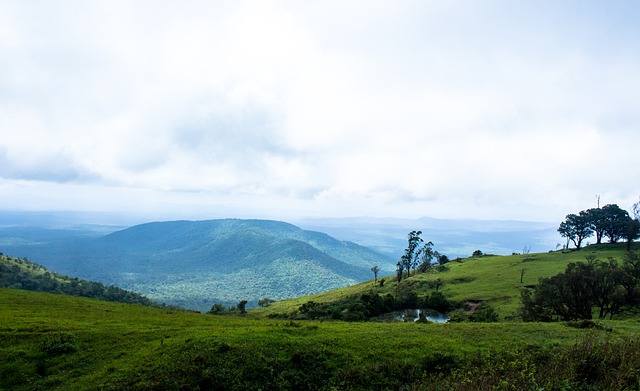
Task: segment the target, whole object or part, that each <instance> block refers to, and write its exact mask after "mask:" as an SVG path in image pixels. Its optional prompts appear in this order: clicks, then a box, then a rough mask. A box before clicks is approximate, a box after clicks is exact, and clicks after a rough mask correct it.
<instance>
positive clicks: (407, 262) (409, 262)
mask: <svg viewBox="0 0 640 391" xmlns="http://www.w3.org/2000/svg"><path fill="white" fill-rule="evenodd" d="M420 235H422V231H411V232H409V235H408V236H407V242H408V243H407V248H406V249H405V250H404V254H403V255H402V258H401V263H402V269H403V270H406V271H407V278H408V277H409V276H410V275H411V268H414V267H415V266H414V265H415V264H417V262H418V256H419V255H420V249H419V246H420V244H422V243H423V242H424V240H422V238H421V237H420Z"/></svg>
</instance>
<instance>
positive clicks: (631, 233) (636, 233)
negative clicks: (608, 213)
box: [624, 218, 640, 251]
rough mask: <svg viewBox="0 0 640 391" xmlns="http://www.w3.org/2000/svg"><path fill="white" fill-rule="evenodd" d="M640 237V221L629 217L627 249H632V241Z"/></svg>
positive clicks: (626, 237)
mask: <svg viewBox="0 0 640 391" xmlns="http://www.w3.org/2000/svg"><path fill="white" fill-rule="evenodd" d="M639 237H640V221H639V220H637V219H632V218H629V219H628V220H627V222H626V223H625V230H624V238H625V239H626V240H627V251H631V243H632V242H633V241H634V240H636V239H638V238H639Z"/></svg>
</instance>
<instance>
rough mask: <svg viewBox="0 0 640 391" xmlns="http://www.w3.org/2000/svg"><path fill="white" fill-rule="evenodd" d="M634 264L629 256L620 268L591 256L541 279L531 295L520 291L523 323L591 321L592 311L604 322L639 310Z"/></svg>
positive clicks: (636, 263)
mask: <svg viewBox="0 0 640 391" xmlns="http://www.w3.org/2000/svg"><path fill="white" fill-rule="evenodd" d="M636 260H637V256H635V258H634V256H631V255H629V256H627V258H626V259H625V262H624V266H622V267H620V266H619V265H618V263H617V262H616V261H615V260H613V259H609V260H608V261H600V260H597V259H595V258H594V257H593V256H589V257H587V263H583V262H578V263H570V264H569V265H567V268H566V269H565V271H564V273H560V274H558V275H555V276H553V277H550V278H542V279H540V282H539V284H538V286H537V287H536V288H535V289H534V290H533V291H531V290H523V291H522V305H523V320H525V321H531V320H534V321H536V320H537V321H550V320H553V319H554V318H558V319H560V320H563V321H568V320H578V319H591V318H592V314H593V311H594V309H595V310H596V311H597V314H598V317H599V318H600V319H604V318H606V317H607V316H609V317H612V316H613V315H616V314H620V313H622V312H624V311H625V310H627V309H630V308H632V307H638V304H640V300H639V298H640V292H639V290H638V285H639V282H640V280H639V279H638V278H636V277H635V276H634V273H636V274H640V273H638V272H640V269H639V268H638V266H640V262H636Z"/></svg>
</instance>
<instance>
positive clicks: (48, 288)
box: [0, 254, 159, 306]
mask: <svg viewBox="0 0 640 391" xmlns="http://www.w3.org/2000/svg"><path fill="white" fill-rule="evenodd" d="M0 288H17V289H25V290H30V291H36V292H48V293H58V294H64V295H72V296H83V297H89V298H94V299H100V300H107V301H115V302H120V303H129V304H142V305H148V306H150V305H159V304H157V303H154V302H152V301H151V300H150V299H148V298H146V297H144V296H142V295H140V294H138V293H135V292H131V291H127V290H124V289H120V288H118V287H115V286H105V285H104V284H101V283H99V282H93V281H84V280H79V279H77V278H71V277H68V276H65V275H62V274H59V273H55V272H52V271H50V270H47V269H46V268H45V267H43V266H42V265H39V264H37V263H35V262H31V261H29V260H26V259H20V258H13V257H9V256H5V255H2V254H0Z"/></svg>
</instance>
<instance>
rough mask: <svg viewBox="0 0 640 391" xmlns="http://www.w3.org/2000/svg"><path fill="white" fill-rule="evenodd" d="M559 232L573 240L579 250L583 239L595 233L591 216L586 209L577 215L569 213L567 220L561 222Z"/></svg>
mask: <svg viewBox="0 0 640 391" xmlns="http://www.w3.org/2000/svg"><path fill="white" fill-rule="evenodd" d="M558 232H559V233H560V235H561V236H562V237H564V238H567V239H568V240H571V241H572V242H573V244H575V246H576V248H577V249H578V250H579V249H580V246H581V245H582V241H583V240H584V239H586V238H588V237H589V236H591V235H593V231H592V230H591V225H590V223H589V218H588V216H587V213H586V212H585V211H582V212H580V214H577V215H576V214H568V215H567V217H566V220H565V221H563V222H562V223H560V227H558Z"/></svg>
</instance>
